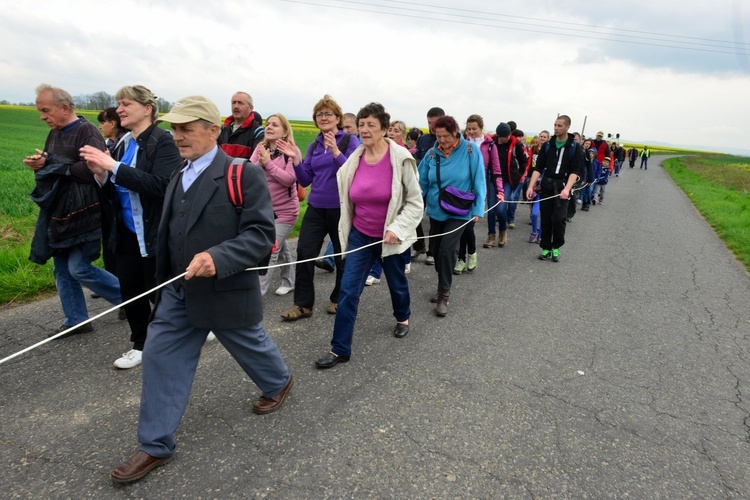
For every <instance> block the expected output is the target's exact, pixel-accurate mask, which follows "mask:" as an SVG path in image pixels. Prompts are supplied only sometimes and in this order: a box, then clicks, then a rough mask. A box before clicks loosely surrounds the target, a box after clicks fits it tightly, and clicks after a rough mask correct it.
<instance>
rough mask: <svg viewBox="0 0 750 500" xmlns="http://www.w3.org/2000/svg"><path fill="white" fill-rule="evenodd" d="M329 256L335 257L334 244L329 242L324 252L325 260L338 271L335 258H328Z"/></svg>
mask: <svg viewBox="0 0 750 500" xmlns="http://www.w3.org/2000/svg"><path fill="white" fill-rule="evenodd" d="M329 255H333V242H332V241H329V242H328V246H327V247H326V249H325V252H323V260H325V261H326V262H328V263H329V264H330V265H331V267H332V268H334V269H336V261H335V260H333V257H328V256H329Z"/></svg>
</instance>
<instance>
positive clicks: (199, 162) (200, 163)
mask: <svg viewBox="0 0 750 500" xmlns="http://www.w3.org/2000/svg"><path fill="white" fill-rule="evenodd" d="M218 151H219V147H218V146H214V147H213V149H212V150H211V151H209V152H208V153H206V154H204V155H203V156H201V157H199V158H197V159H195V160H193V161H188V163H187V165H185V166H184V167H182V170H180V172H184V171H185V170H187V168H188V167H189V166H191V165H192V166H193V171H194V172H195V175H200V174H201V173H202V172H203V171H204V170H206V169H207V168H208V166H209V165H210V164H211V162H212V161H214V158H216V153H218Z"/></svg>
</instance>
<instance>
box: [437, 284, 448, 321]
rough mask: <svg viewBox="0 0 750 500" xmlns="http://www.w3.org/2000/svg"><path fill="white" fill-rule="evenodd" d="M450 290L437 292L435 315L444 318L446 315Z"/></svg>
mask: <svg viewBox="0 0 750 500" xmlns="http://www.w3.org/2000/svg"><path fill="white" fill-rule="evenodd" d="M450 295H451V292H450V290H439V291H438V296H437V306H436V307H435V315H437V316H440V317H441V318H444V317H445V316H446V315H447V314H448V298H449V297H450Z"/></svg>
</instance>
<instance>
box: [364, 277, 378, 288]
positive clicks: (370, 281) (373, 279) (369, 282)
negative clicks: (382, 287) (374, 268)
mask: <svg viewBox="0 0 750 500" xmlns="http://www.w3.org/2000/svg"><path fill="white" fill-rule="evenodd" d="M378 283H380V278H376V277H375V276H368V277H367V281H365V286H372V285H377V284H378Z"/></svg>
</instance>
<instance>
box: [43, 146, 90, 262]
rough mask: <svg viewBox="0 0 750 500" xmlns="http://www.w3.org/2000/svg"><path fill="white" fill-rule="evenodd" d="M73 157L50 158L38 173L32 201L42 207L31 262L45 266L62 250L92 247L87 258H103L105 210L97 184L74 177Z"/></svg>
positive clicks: (85, 251)
mask: <svg viewBox="0 0 750 500" xmlns="http://www.w3.org/2000/svg"><path fill="white" fill-rule="evenodd" d="M75 163H76V162H75V160H73V159H71V158H65V157H60V156H57V155H50V156H49V157H48V158H47V161H46V163H45V165H44V167H42V168H40V169H39V170H37V171H36V172H35V173H34V180H35V181H36V186H35V187H34V190H33V191H32V192H31V200H32V201H33V202H34V203H36V204H37V205H39V217H38V218H37V220H36V226H35V228H34V236H33V238H32V240H31V252H30V254H29V260H30V261H31V262H34V263H36V264H44V263H45V262H47V261H48V260H49V259H50V257H52V256H53V255H54V254H55V252H56V251H57V250H59V249H65V248H71V247H73V246H78V245H83V244H88V245H86V246H84V247H83V252H84V255H86V257H88V258H90V259H91V260H94V259H96V258H97V257H98V255H99V241H100V240H101V237H102V230H101V213H102V212H101V208H100V202H99V195H98V193H97V189H96V186H95V185H94V184H87V183H82V182H78V181H77V180H75V179H74V178H73V177H72V176H71V172H70V168H71V166H72V165H73V164H75Z"/></svg>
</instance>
